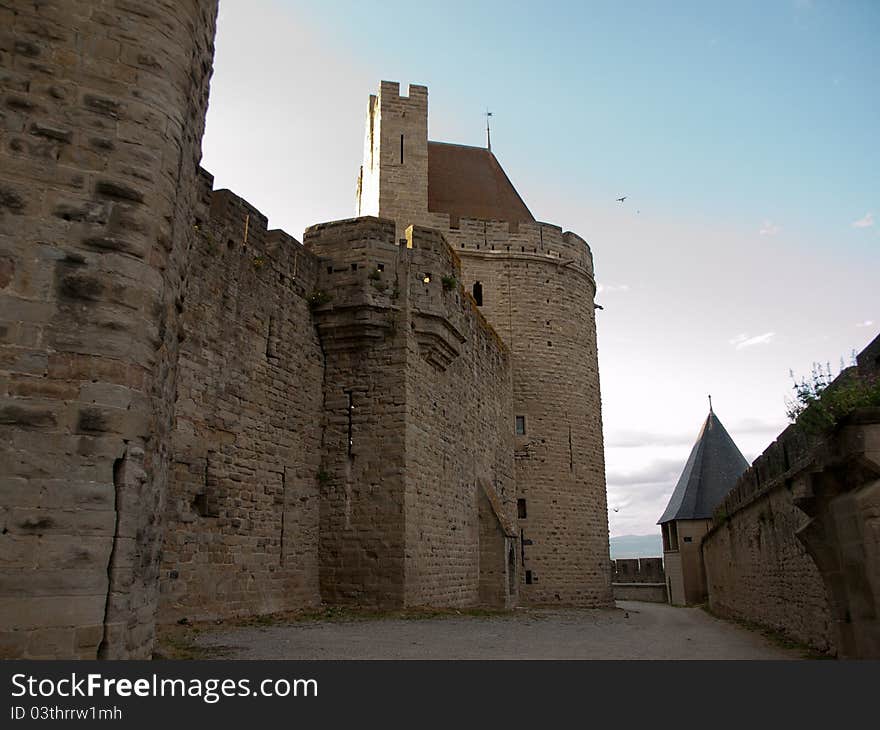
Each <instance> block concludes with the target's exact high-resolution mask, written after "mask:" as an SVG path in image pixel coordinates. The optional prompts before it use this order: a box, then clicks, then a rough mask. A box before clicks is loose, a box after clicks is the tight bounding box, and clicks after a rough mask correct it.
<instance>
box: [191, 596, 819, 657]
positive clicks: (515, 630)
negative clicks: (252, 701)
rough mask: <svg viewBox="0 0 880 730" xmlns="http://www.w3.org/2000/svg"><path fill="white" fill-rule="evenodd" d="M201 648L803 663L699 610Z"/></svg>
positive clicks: (281, 632) (630, 610)
mask: <svg viewBox="0 0 880 730" xmlns="http://www.w3.org/2000/svg"><path fill="white" fill-rule="evenodd" d="M195 645H196V646H197V647H198V648H199V649H200V650H204V651H207V652H210V653H211V654H212V655H215V656H219V657H222V658H234V659H799V658H802V657H803V652H802V651H800V650H797V649H791V648H783V647H781V646H779V645H776V644H774V643H772V642H771V641H769V640H768V639H766V638H765V637H763V636H762V635H761V634H759V633H757V632H754V631H749V630H747V629H744V628H742V627H740V626H738V625H736V624H733V623H730V622H727V621H722V620H720V619H716V618H713V617H712V616H710V615H709V614H707V613H706V612H705V611H703V610H702V609H699V608H677V607H673V606H668V605H666V604H658V603H640V602H635V601H619V602H618V603H617V608H616V609H608V610H577V609H517V610H516V611H513V612H511V613H509V614H500V615H494V616H470V615H461V616H457V615H454V614H453V615H451V616H444V617H441V618H422V619H394V618H386V619H372V620H345V621H321V622H296V623H290V624H276V625H269V626H247V627H238V628H228V629H227V628H220V627H218V628H217V629H216V630H211V631H208V632H205V633H200V634H199V635H198V636H197V637H196V638H195Z"/></svg>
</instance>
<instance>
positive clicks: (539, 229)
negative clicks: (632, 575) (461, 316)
mask: <svg viewBox="0 0 880 730" xmlns="http://www.w3.org/2000/svg"><path fill="white" fill-rule="evenodd" d="M427 117H428V106H427V90H426V89H425V87H422V86H413V85H411V86H410V87H409V93H408V96H401V95H400V86H399V84H397V83H393V82H387V81H383V82H382V83H381V85H380V88H379V94H378V96H375V97H371V98H370V105H369V108H368V115H367V130H366V135H365V136H366V143H365V154H364V164H363V167H362V169H361V174H360V177H359V180H358V196H357V200H358V210H359V212H361V214H363V213H365V212H370V213H373V214H377V215H381V216H383V217H387V218H392V219H394V220H395V221H396V223H397V235H398V236H399V235H401V232H402V230H403V229H404V228H405V227H406V226H408V225H411V224H415V225H420V226H426V227H430V228H432V229H435V230H437V231H439V232H440V233H442V234H443V235H444V236H445V237H446V239H447V241H448V243H449V245H450V246H451V248H452V249H453V250H454V251H455V252H456V253H457V254H458V256H459V257H460V260H461V272H462V275H461V279H462V283H463V284H464V287H465V289H466V291H467V292H468V293H470V294H472V295H476V297H477V298H478V299H479V298H480V290H475V289H474V286H475V284H477V282H479V285H480V287H481V293H482V301H481V302H478V303H479V304H480V307H479V308H480V311H481V312H482V314H483V315H484V316H485V317H486V319H487V321H488V322H489V323H490V324H491V325H492V327H493V328H494V329H495V330H496V332H497V333H498V334H499V336H500V337H501V340H502V341H503V342H504V344H505V345H506V346H507V347H508V349H509V351H510V361H511V368H512V382H513V409H514V417H516V416H521V417H524V419H525V429H526V433H525V434H524V435H522V436H519V437H516V460H515V464H516V465H515V479H516V483H517V499H519V500H524V504H523V503H521V504H520V509H523V510H524V511H525V514H526V515H527V516H526V517H525V518H522V519H520V520H519V523H518V526H517V528H516V529H517V530H518V531H519V532H520V536H521V537H522V538H523V539H524V542H523V544H522V545H521V555H520V560H521V562H522V568H523V570H522V573H521V585H520V595H521V597H522V599H523V600H525V601H526V602H531V603H559V602H562V603H570V604H580V605H590V606H599V605H609V604H610V603H611V601H612V595H611V575H610V570H609V549H608V516H607V507H606V491H605V464H604V449H603V440H602V421H601V401H600V395H599V374H598V355H597V349H596V326H595V312H594V307H593V301H594V297H595V293H596V292H595V289H596V285H595V279H594V273H593V258H592V254H591V252H590V248H589V246H588V245H587V244H586V242H585V241H584V240H583V239H581V238H580V237H579V236H577V235H575V234H573V233H570V232H563V230H562V229H561V228H559V227H558V226H554V225H550V224H546V223H537V222H535V223H532V222H528V223H526V222H522V223H509V222H503V221H491V220H476V219H468V218H460V217H451V216H450V215H449V214H442V213H434V212H431V211H429V210H428V202H427V191H428V169H427V147H428V132H427ZM401 135H403V138H404V155H403V158H402V159H401V157H400V149H399V147H400V137H401Z"/></svg>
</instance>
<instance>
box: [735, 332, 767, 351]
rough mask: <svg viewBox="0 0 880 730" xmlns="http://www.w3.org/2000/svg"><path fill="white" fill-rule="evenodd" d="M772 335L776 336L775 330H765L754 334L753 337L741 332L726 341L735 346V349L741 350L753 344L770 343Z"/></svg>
mask: <svg viewBox="0 0 880 730" xmlns="http://www.w3.org/2000/svg"><path fill="white" fill-rule="evenodd" d="M774 337H776V333H775V332H765V333H764V334H763V335H755V336H754V337H749V336H748V335H747V334H741V335H737V336H736V337H734V338H733V339H732V340H728V342H730V344H731V345H733V346H734V347H736V349H737V350H742V349H744V348H746V347H754V346H755V345H767V344H770V342H772V341H773V338H774Z"/></svg>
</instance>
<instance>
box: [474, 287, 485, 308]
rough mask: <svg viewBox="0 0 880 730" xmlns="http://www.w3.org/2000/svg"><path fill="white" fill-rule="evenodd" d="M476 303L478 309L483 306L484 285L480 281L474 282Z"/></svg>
mask: <svg viewBox="0 0 880 730" xmlns="http://www.w3.org/2000/svg"><path fill="white" fill-rule="evenodd" d="M473 294H474V301H475V302H476V303H477V306H478V307H482V306H483V285H482V284H481V283H480V282H479V281H475V282H474V290H473Z"/></svg>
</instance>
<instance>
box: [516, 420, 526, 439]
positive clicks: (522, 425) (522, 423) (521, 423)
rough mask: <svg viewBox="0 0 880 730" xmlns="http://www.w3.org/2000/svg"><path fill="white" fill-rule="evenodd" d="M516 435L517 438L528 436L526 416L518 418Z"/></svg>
mask: <svg viewBox="0 0 880 730" xmlns="http://www.w3.org/2000/svg"><path fill="white" fill-rule="evenodd" d="M516 435H517V436H525V435H526V417H525V416H517V417H516Z"/></svg>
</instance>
